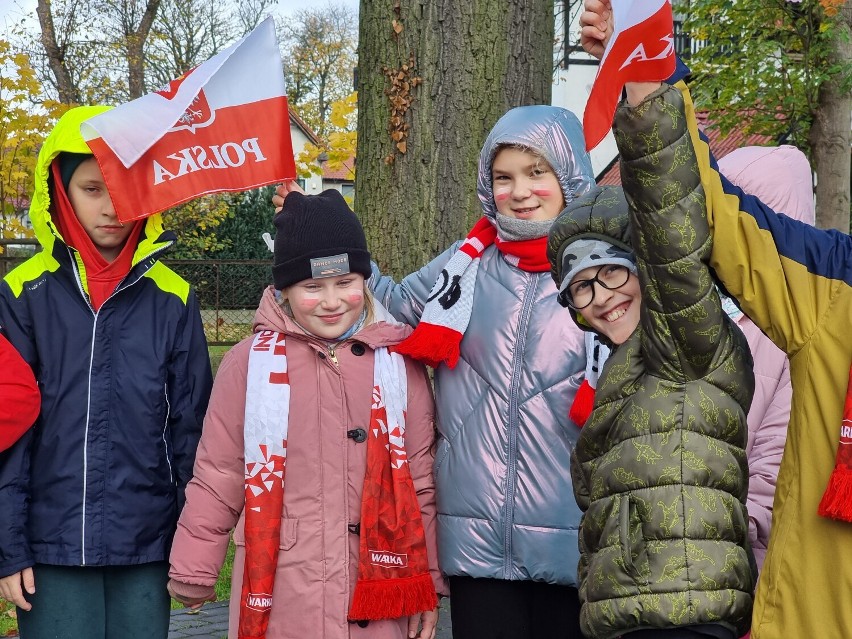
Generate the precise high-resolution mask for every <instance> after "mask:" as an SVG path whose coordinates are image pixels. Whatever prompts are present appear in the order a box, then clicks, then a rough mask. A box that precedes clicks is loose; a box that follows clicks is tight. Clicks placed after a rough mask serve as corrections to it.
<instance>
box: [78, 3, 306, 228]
mask: <svg viewBox="0 0 852 639" xmlns="http://www.w3.org/2000/svg"><path fill="white" fill-rule="evenodd" d="M81 132H82V133H83V136H84V138H85V139H86V142H87V143H88V145H89V147H90V148H91V149H92V152H93V153H94V154H95V157H96V158H97V160H98V164H99V165H100V167H101V170H102V172H103V174H104V179H105V181H106V184H107V188H108V189H109V192H110V196H111V197H112V199H113V205H114V206H115V210H116V213H117V215H118V218H119V220H121V221H122V222H127V221H130V220H135V219H140V218H144V217H147V216H149V215H152V214H154V213H158V212H160V211H163V210H165V209H168V208H171V207H173V206H176V205H178V204H181V203H183V202H186V201H188V200H191V199H193V198H196V197H198V196H201V195H205V194H209V193H218V192H222V191H243V190H246V189H251V188H256V187H259V186H264V185H266V184H272V183H276V182H281V181H283V180H284V179H292V178H295V177H296V166H295V162H294V160H293V146H292V141H291V139H290V117H289V110H288V106H287V95H286V88H285V84H284V73H283V70H282V67H281V56H280V54H279V51H278V45H277V41H276V38H275V27H274V21H273V19H272V18H271V17H269V18H266V19H265V20H264V21H263V22H261V23H260V24H259V25H258V26H257V28H255V29H254V30H253V31H252V32H251V33H249V34H248V35H247V36H245V37H244V38H242V39H241V40H239V41H238V42H236V43H234V44H233V45H231V46H230V47H228V48H227V49H224V50H223V51H221V52H220V53H218V54H217V55H215V56H213V57H212V58H210V59H209V60H207V61H206V62H203V63H202V64H200V65H198V66H197V67H195V68H194V69H192V70H190V71H188V72H187V73H185V74H183V75H182V76H181V77H179V78H177V79H175V80H172V81H171V82H170V83H169V86H168V87H166V88H164V89H161V90H159V91H155V92H153V93H149V94H147V95H144V96H142V97H141V98H138V99H136V100H133V101H131V102H128V103H126V104H122V105H120V106H118V107H116V108H115V109H112V110H110V111H106V112H104V113H102V114H100V115H98V116H95V117H94V118H91V119H90V120H87V121H86V122H84V123H83V125H82V127H81Z"/></svg>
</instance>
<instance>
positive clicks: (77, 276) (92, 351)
mask: <svg viewBox="0 0 852 639" xmlns="http://www.w3.org/2000/svg"><path fill="white" fill-rule="evenodd" d="M171 245H172V243H169V244H167V245H166V246H163V247H159V248H158V249H155V250H154V251H152V252H151V253H149V254H148V255H147V256H145V257H144V258H143V259H142V260H140V261H139V263H141V262H143V261H145V260H147V259H149V258H150V257H152V256H154V255H155V254H156V253H158V252H160V251H165V249H167V248H168V247H169V246H171ZM65 248H66V249H67V251H68V254H69V256H70V258H71V269H72V271H73V273H74V280H75V281H76V282H77V290H79V291H80V295H82V296H83V300H84V301H85V302H86V304H87V305H88V306H89V310H90V311H92V316H93V321H92V346H91V348H90V349H89V375H88V386H87V389H86V429H85V431H84V434H83V514H82V519H83V521H82V524H81V526H80V534H81V540H80V560H81V565H83V566H85V565H86V498H87V493H88V488H89V482H88V470H89V421H90V417H91V409H92V366H93V364H94V361H95V341H96V340H95V338H96V336H97V329H98V317H99V312H98V311H96V310H95V308H94V307H93V306H92V302H91V300H90V299H89V297H88V296H87V295H86V291H85V290H84V289H83V278H82V277H80V270H79V268H78V266H77V260H76V259H75V258H74V253H73V252H72V249H71V247H69V246H67V245H66V247H65ZM149 268H150V266H149ZM131 270H133V269H132V268H131ZM147 272H148V268H146V269H145V270H144V271H142V273H141V274H140V275H139V277H137V278H136V279H135V280H133V281H132V282H129V283H127V285H125V286H122V285H121V284H119V286H118V288H116V289H115V290H114V291H113V292H112V293H111V294H110V296H109V297H107V298H106V299H105V300H104V301H103V304H101V308H103V305H104V304H106V303H107V302H108V301H109V300H110V299H112V297H113V296H115V295H116V294H117V293H120V292H121V291H123V290H124V289H125V288H129V287H131V286H133V285H134V284H136V282H138V281H139V280H140V279H142V277H143V276H144V275H145V273H147ZM128 274H129V273H128ZM167 455H168V453H167ZM169 474H170V475H171V465H169Z"/></svg>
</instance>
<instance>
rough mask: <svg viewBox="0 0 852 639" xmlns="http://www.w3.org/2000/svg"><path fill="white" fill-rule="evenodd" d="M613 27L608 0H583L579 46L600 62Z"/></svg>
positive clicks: (610, 6)
mask: <svg viewBox="0 0 852 639" xmlns="http://www.w3.org/2000/svg"><path fill="white" fill-rule="evenodd" d="M613 25H614V21H613V18H612V5H611V4H610V2H609V0H585V1H584V3H583V13H582V14H580V46H582V47H583V50H584V51H585V52H586V53H588V54H589V55H591V56H594V57H596V58H597V59H598V60H600V59H601V58H602V57H603V54H604V50H605V49H606V45H607V43H608V42H609V39H610V38H611V37H612V32H613Z"/></svg>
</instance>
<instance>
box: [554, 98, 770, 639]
mask: <svg viewBox="0 0 852 639" xmlns="http://www.w3.org/2000/svg"><path fill="white" fill-rule="evenodd" d="M628 95H629V94H628ZM625 109H626V108H625V107H622V109H621V110H620V111H619V114H618V116H617V118H616V127H615V128H616V140H617V141H618V143H619V151H620V152H621V154H622V158H630V157H631V156H630V150H631V149H632V148H633V146H638V143H636V142H637V141H636V140H635V139H634V138H635V137H636V136H635V135H634V132H633V129H632V122H631V120H630V119H629V117H627V114H625V113H624V112H623V111H624V110H625ZM634 143H636V144H634ZM628 145H630V149H628V148H626V147H628ZM654 161H656V162H659V163H661V164H663V165H664V167H663V168H662V169H661V168H659V167H658V168H656V170H655V172H656V174H657V175H659V179H658V180H655V181H648V180H644V179H641V176H642V175H643V174H650V172H651V168H652V167H649V166H648V162H650V160H649V159H648V158H641V161H639V162H627V161H626V160H623V161H622V165H621V171H622V180H623V182H624V190H623V191H622V190H621V189H613V188H610V189H600V188H595V189H594V190H592V191H591V192H590V193H588V194H586V195H584V196H581V197H580V198H578V199H577V200H575V201H574V202H570V203H569V204H568V205H567V208H566V209H565V211H564V212H563V213H562V214H561V215H560V216H559V217H558V218H557V219H556V221H555V222H554V224H553V226H552V228H551V231H550V235H549V238H548V247H547V252H548V258H549V260H550V264H551V273H552V275H553V277H554V280H555V282H556V285H557V287H558V288H559V301H560V302H561V303H562V305H563V306H567V307H569V308H570V309H571V310H572V313H571V315H572V317H573V319H574V320H575V321H576V323H577V325H578V326H579V327H580V328H582V329H584V330H586V331H593V332H595V333H597V334H598V336H599V338H600V339H601V341H602V342H603V343H604V344H606V345H608V346H610V347H611V348H612V352H611V354H610V356H609V359H608V360H607V362H606V364H605V366H604V368H603V370H602V371H601V375H600V379H599V380H598V387H597V390H596V393H595V400H594V409H593V411H592V413H591V416H590V418H589V420H588V421H587V423H586V425H585V426H584V427H583V430H582V432H581V434H580V437H579V439H578V441H577V447H576V448H575V450H574V454H573V456H572V460H571V474H572V478H573V486H574V496H575V497H576V499H577V503H578V504H579V506H580V509H581V510H583V511H584V515H583V519H582V521H581V523H580V540H579V543H580V564H579V581H580V601H581V611H580V624H581V626H582V629H583V633H584V635H585V636H586V637H589V638H590V639H605V638H609V637H616V636H620V637H622V638H624V639H640V638H641V639H651V638H657V637H660V638H663V639H736V638H737V637H740V636H742V635H743V634H744V633H745V632H747V631H748V629H749V622H750V619H751V610H752V592H753V589H754V583H755V578H756V567H755V564H754V558H753V556H752V552H751V548H750V546H749V541H748V513H747V511H746V504H745V502H746V493H747V490H748V462H747V459H746V441H747V436H748V431H747V427H746V413H747V412H748V409H749V406H750V404H751V398H752V393H753V390H754V376H753V374H752V372H751V371H752V359H751V354H750V352H749V347H748V343H747V342H746V340H745V337H744V336H743V334H742V333H741V332H740V331H739V329H737V328H735V326H734V324H733V323H732V321H731V320H730V319H729V318H728V316H727V314H726V313H725V311H724V310H723V308H722V304H721V301H720V299H719V295H718V293H717V292H716V288H715V286H714V283H713V279H712V277H711V276H710V270H709V266H708V261H709V259H710V252H711V249H712V240H711V236H710V230H709V227H708V224H707V218H706V215H705V203H704V194H703V190H702V187H701V182H700V178H699V175H698V172H697V170H696V165H697V160H696V157H695V154H694V152H693V149H692V146H691V144H690V141H689V138H688V137H686V136H684V137H683V138H682V139H681V140H680V142H679V143H678V144H676V145H675V147H673V148H671V149H666V153H665V154H659V155H658V156H657V157H655V158H654ZM625 196H626V197H625Z"/></svg>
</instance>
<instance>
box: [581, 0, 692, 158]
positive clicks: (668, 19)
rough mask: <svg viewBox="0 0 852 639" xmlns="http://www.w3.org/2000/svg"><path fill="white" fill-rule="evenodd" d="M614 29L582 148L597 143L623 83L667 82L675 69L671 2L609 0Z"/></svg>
mask: <svg viewBox="0 0 852 639" xmlns="http://www.w3.org/2000/svg"><path fill="white" fill-rule="evenodd" d="M612 15H613V20H614V23H615V24H614V30H613V34H612V37H611V38H610V41H609V43H608V44H607V47H606V50H605V51H604V54H603V58H601V64H600V67H598V73H597V75H596V76H595V82H594V84H593V85H592V90H591V93H590V94H589V101H588V102H587V103H586V111H585V113H584V114H583V132H584V133H585V136H586V150H589V151H591V150H592V149H593V148H594V147H596V146H597V145H598V144H600V142H601V140H603V139H604V137H606V134H607V133H609V130H610V128H612V118H613V116H614V115H615V108H616V106H617V105H618V100H619V98H620V97H621V92H622V89H624V84H625V83H626V82H655V81H657V80H665V79H666V78H668V77H669V76H670V75H671V74H672V73H674V70H675V64H676V59H675V51H674V25H673V16H672V6H671V3H670V2H669V0H612Z"/></svg>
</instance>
